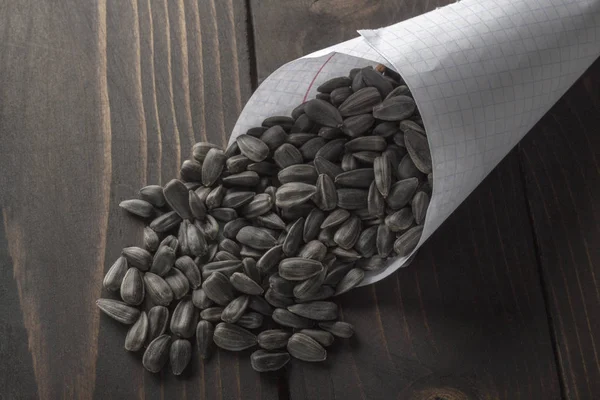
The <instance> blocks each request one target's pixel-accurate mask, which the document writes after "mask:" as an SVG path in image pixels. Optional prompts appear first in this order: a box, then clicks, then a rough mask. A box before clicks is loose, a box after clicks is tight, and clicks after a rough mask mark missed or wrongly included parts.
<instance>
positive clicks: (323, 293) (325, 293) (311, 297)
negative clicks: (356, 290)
mask: <svg viewBox="0 0 600 400" xmlns="http://www.w3.org/2000/svg"><path fill="white" fill-rule="evenodd" d="M311 279H313V278H310V279H308V280H306V281H304V282H308V281H310V280H311ZM304 282H303V283H304ZM303 283H302V284H303ZM302 284H300V285H302ZM298 286H299V285H298ZM334 294H335V290H334V289H333V288H332V287H331V286H327V285H321V286H319V288H318V289H316V290H315V291H312V292H309V293H307V294H306V295H303V296H302V297H296V299H295V300H296V302H297V303H303V302H306V301H318V300H326V299H328V298H330V297H332V296H333V295H334Z"/></svg>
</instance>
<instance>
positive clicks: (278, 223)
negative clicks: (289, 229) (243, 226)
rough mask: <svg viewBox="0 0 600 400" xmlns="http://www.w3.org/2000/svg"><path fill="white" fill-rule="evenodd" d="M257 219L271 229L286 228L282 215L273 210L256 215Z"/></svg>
mask: <svg viewBox="0 0 600 400" xmlns="http://www.w3.org/2000/svg"><path fill="white" fill-rule="evenodd" d="M256 221H257V222H258V223H259V224H261V225H262V226H264V227H265V228H271V229H283V228H285V222H283V220H282V219H281V217H280V216H279V215H277V214H275V213H273V212H270V213H268V214H263V215H259V216H258V217H256Z"/></svg>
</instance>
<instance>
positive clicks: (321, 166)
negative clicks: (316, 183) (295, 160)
mask: <svg viewBox="0 0 600 400" xmlns="http://www.w3.org/2000/svg"><path fill="white" fill-rule="evenodd" d="M315 168H316V170H317V173H319V174H325V175H327V176H329V177H330V178H331V179H335V177H336V176H337V175H339V174H341V173H342V172H343V171H344V170H343V169H342V168H341V167H340V166H339V165H336V164H334V163H332V162H331V161H329V160H326V159H324V158H322V157H318V156H317V157H316V158H315Z"/></svg>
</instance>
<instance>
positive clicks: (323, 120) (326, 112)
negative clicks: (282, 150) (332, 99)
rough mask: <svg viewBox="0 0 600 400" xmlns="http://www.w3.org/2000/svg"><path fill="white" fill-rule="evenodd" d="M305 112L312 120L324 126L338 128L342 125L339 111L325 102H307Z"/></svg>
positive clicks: (317, 100) (316, 100)
mask: <svg viewBox="0 0 600 400" xmlns="http://www.w3.org/2000/svg"><path fill="white" fill-rule="evenodd" d="M304 112H305V113H306V115H308V117H309V118H310V119H311V120H313V121H315V122H316V123H318V124H320V125H323V126H330V127H336V126H338V125H340V124H341V123H342V116H341V115H340V112H339V111H338V109H337V108H335V106H333V105H331V104H330V103H328V102H326V101H324V100H319V99H314V100H309V101H307V102H306V103H305V104H304Z"/></svg>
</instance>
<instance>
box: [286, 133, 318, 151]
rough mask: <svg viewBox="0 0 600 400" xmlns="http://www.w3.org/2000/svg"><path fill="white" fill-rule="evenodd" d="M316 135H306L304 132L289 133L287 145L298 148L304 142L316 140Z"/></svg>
mask: <svg viewBox="0 0 600 400" xmlns="http://www.w3.org/2000/svg"><path fill="white" fill-rule="evenodd" d="M316 137H317V135H316V134H315V133H306V132H298V133H290V134H289V135H288V143H289V144H291V145H292V146H296V147H298V148H300V147H302V146H303V145H304V144H305V143H306V142H308V141H309V140H311V139H314V138H316Z"/></svg>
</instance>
